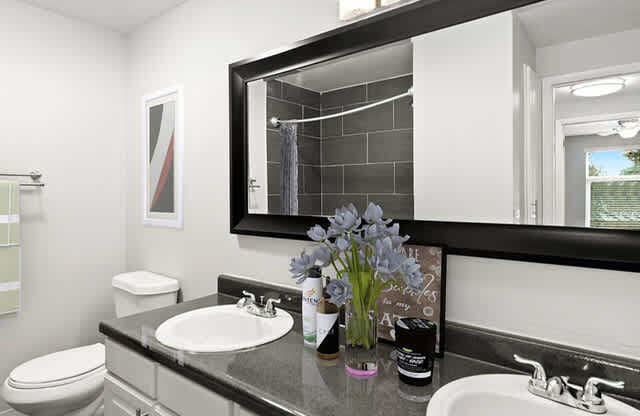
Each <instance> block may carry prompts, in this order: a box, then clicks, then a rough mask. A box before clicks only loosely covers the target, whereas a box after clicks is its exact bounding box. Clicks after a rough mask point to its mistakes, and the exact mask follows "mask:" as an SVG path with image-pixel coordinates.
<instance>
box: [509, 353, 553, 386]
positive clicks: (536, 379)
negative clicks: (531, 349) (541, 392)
mask: <svg viewBox="0 0 640 416" xmlns="http://www.w3.org/2000/svg"><path fill="white" fill-rule="evenodd" d="M513 359H514V360H516V362H517V363H520V364H524V365H529V366H531V367H533V375H532V376H531V380H529V383H531V384H533V385H534V386H535V387H539V388H543V389H546V388H547V373H546V371H544V367H543V366H542V364H540V363H539V362H537V361H534V360H529V359H528V358H523V357H520V356H519V355H518V354H513Z"/></svg>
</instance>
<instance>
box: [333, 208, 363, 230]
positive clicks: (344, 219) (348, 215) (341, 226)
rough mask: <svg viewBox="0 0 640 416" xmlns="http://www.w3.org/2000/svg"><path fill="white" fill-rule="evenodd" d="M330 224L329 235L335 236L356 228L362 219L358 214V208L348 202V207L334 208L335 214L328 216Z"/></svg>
mask: <svg viewBox="0 0 640 416" xmlns="http://www.w3.org/2000/svg"><path fill="white" fill-rule="evenodd" d="M329 222H330V223H331V225H330V226H329V236H330V237H332V236H337V235H341V234H344V233H346V232H350V231H353V230H355V229H357V228H358V227H359V226H360V224H361V222H362V220H361V219H360V217H359V216H358V210H356V207H354V206H353V204H349V207H347V208H345V207H342V208H340V209H336V215H334V216H333V217H330V218H329Z"/></svg>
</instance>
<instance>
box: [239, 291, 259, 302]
mask: <svg viewBox="0 0 640 416" xmlns="http://www.w3.org/2000/svg"><path fill="white" fill-rule="evenodd" d="M242 294H243V295H245V296H247V297H249V299H251V302H253V303H255V301H256V295H254V294H253V293H251V292H247V291H246V290H243V291H242Z"/></svg>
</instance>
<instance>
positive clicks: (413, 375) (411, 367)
mask: <svg viewBox="0 0 640 416" xmlns="http://www.w3.org/2000/svg"><path fill="white" fill-rule="evenodd" d="M437 330H438V327H437V325H436V324H435V323H434V322H432V321H428V320H426V319H422V318H402V319H398V320H397V321H396V324H395V333H396V352H397V363H398V376H399V377H400V380H402V381H403V382H405V383H407V384H411V385H414V386H425V385H427V384H429V383H431V380H432V378H433V360H434V358H435V349H436V333H437Z"/></svg>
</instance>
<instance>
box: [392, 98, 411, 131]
mask: <svg viewBox="0 0 640 416" xmlns="http://www.w3.org/2000/svg"><path fill="white" fill-rule="evenodd" d="M412 102H413V98H412V97H405V98H401V99H399V100H396V101H394V102H393V105H394V106H395V107H394V109H393V113H394V122H393V124H394V128H396V129H411V128H413V106H412V105H411V103H412Z"/></svg>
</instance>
